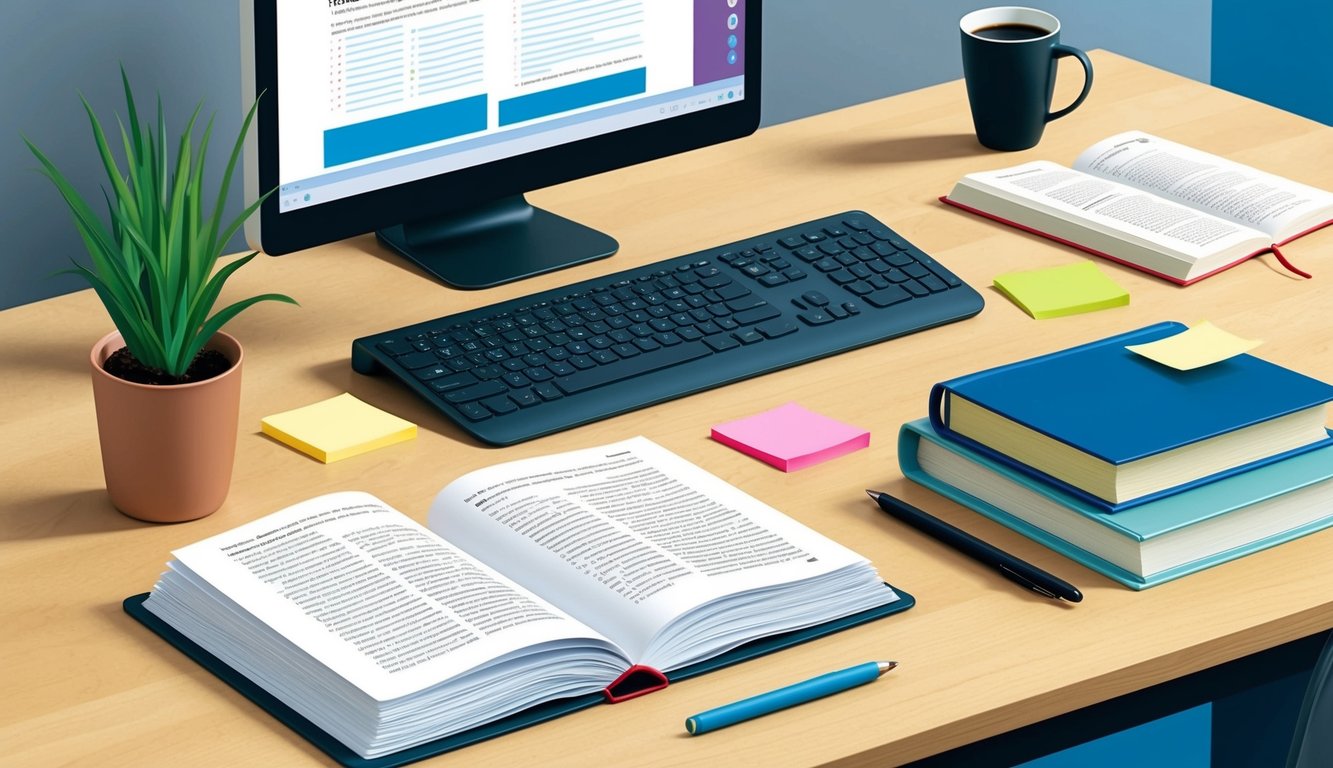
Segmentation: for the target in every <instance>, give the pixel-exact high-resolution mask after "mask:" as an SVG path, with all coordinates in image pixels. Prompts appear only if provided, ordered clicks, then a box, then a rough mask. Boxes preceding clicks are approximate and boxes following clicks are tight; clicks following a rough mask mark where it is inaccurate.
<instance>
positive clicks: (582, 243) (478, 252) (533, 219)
mask: <svg viewBox="0 0 1333 768" xmlns="http://www.w3.org/2000/svg"><path fill="white" fill-rule="evenodd" d="M375 234H376V235H377V236H378V237H379V239H380V242H382V243H384V244H385V245H387V246H389V247H390V248H392V249H393V250H395V251H397V252H398V253H399V254H401V255H402V256H404V257H406V258H407V259H409V260H410V261H412V262H413V263H415V264H416V265H418V266H420V267H421V268H422V269H424V270H426V271H427V272H429V273H431V274H432V275H434V276H435V277H436V278H438V279H440V280H442V281H444V282H445V283H446V284H448V285H451V286H453V287H455V288H468V289H475V288H489V287H491V286H493V285H500V284H502V283H507V282H510V281H512V280H518V279H520V278H524V277H531V276H533V275H540V274H542V273H544V272H553V271H555V270H557V269H563V268H565V267H572V266H574V265H575V264H582V263H583V262H585V261H594V260H596V259H604V258H606V257H607V256H610V255H611V254H613V253H615V252H616V249H618V248H619V247H620V245H619V243H617V242H616V241H615V239H614V238H612V237H611V236H610V235H607V234H604V233H602V232H599V231H597V230H595V229H592V228H591V227H587V226H584V225H582V224H579V223H577V222H574V221H570V220H569V219H566V218H564V217H561V216H557V215H555V214H554V213H551V212H550V211H544V210H542V209H541V208H534V207H532V206H531V205H529V204H528V201H527V200H525V199H524V198H523V196H522V195H515V196H513V197H506V198H502V199H500V200H497V201H495V202H492V203H488V204H486V205H482V206H477V207H475V208H471V209H468V210H465V211H461V212H456V213H452V214H449V215H446V216H439V217H436V218H433V219H426V220H423V221H415V222H412V223H410V224H398V225H395V226H392V227H388V228H387V229H381V230H379V231H378V232H376V233H375Z"/></svg>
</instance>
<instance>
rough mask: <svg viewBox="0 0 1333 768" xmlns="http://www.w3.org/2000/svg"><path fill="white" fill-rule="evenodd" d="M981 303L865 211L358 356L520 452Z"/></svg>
mask: <svg viewBox="0 0 1333 768" xmlns="http://www.w3.org/2000/svg"><path fill="white" fill-rule="evenodd" d="M982 305H983V301H982V298H981V296H980V295H979V294H978V293H977V292H976V291H975V290H973V289H972V288H971V287H970V286H968V285H966V284H964V283H963V282H962V281H961V280H959V279H958V278H957V277H955V276H954V274H953V273H952V272H950V271H949V270H947V269H945V268H944V267H943V266H942V265H940V263H939V262H937V261H935V260H934V259H932V258H930V257H929V256H927V255H926V254H925V253H923V252H922V251H921V249H919V248H917V247H916V246H914V245H912V244H911V243H909V242H907V240H905V239H904V238H903V237H902V236H900V235H898V234H897V233H896V232H894V231H893V230H891V229H889V228H888V227H886V226H884V225H883V224H882V223H880V222H879V221H876V220H875V219H874V217H872V216H870V215H869V214H866V213H864V212H861V211H849V212H846V213H840V214H837V215H833V216H828V217H826V218H823V219H818V220H815V221H810V222H806V223H804V224H799V225H796V226H792V227H787V228H785V229H781V230H778V231H776V232H769V233H768V234H765V235H760V236H758V237H754V238H750V239H747V240H742V241H739V242H735V243H731V244H729V245H724V246H721V247H717V248H709V249H707V250H703V251H699V252H697V253H692V254H689V255H687V256H678V257H675V258H671V259H666V260H663V261H659V262H657V263H655V264H648V265H645V266H642V267H635V268H633V269H628V270H625V271H623V272H617V273H615V274H612V275H607V276H605V277H600V278H596V279H593V280H586V281H584V282H581V283H574V284H572V285H567V286H564V287H563V288H556V289H553V290H549V291H543V292H541V293H535V294H532V295H530V296H524V297H522V298H518V299H513V300H510V301H504V302H500V303H498V304H492V305H490V306H487V307H482V308H480V309H474V310H470V311H467V312H460V313H458V314H455V315H446V316H445V317H441V318H438V319H436V320H430V321H427V322H423V323H417V324H415V325H409V326H407V327H404V328H398V329H395V330H392V331H386V332H384V333H377V334H375V335H373V336H366V337H363V338H360V339H357V340H356V341H354V342H352V367H353V368H354V369H355V370H357V371H358V372H360V373H366V374H371V373H384V372H387V373H389V374H391V375H393V376H395V377H396V378H398V379H399V380H400V381H401V382H403V384H405V385H406V386H407V387H408V388H409V389H411V390H412V391H413V392H416V393H417V394H418V395H420V396H421V397H423V398H425V399H426V401H427V402H429V403H430V404H431V405H433V406H435V407H436V408H438V409H439V410H440V411H441V412H442V413H443V414H444V415H445V416H447V417H449V419H451V420H452V421H454V422H455V423H457V424H458V425H459V426H460V427H462V428H463V429H464V430H466V431H467V432H469V433H471V434H472V435H474V436H476V437H477V438H478V439H479V440H482V441H483V442H486V443H491V444H494V445H509V444H512V443H517V442H521V441H523V440H528V439H531V438H534V437H539V436H541V435H545V434H549V433H552V432H557V431H559V430H562V429H568V428H570V427H574V426H578V425H580V424H586V423H588V422H591V421H596V420H598V419H603V418H606V417H608V416H613V415H615V414H619V413H624V412H626V411H630V410H634V409H636V408H642V407H644V406H648V405H653V404H654V403H660V402H663V401H665V400H671V399H673V398H677V397H681V396H684V395H688V394H691V393H694V392H699V391H702V390H705V389H711V388H713V387H718V386H722V385H724V384H730V383H731V382H734V381H740V380H741V379H746V378H749V377H751V376H758V375H760V374H763V373H768V372H770V371H776V370H779V369H782V368H787V367H790V366H793V365H797V364H800V363H804V362H807V361H810V360H815V359H818V358H821V357H827V356H829V355H834V354H837V353H839V352H845V351H847V350H850V349H855V348H857V347H862V346H865V345H867V344H873V343H875V342H879V341H884V340H886V339H891V338H894V337H896V336H902V335H905V334H908V333H913V332H916V331H920V330H924V329H926V328H931V327H933V326H937V325H942V324H944V323H950V322H953V321H955V320H961V319H964V318H967V317H971V316H973V315H975V314H977V313H978V312H980V311H981V308H982Z"/></svg>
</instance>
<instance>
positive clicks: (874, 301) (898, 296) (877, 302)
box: [861, 285, 912, 309]
mask: <svg viewBox="0 0 1333 768" xmlns="http://www.w3.org/2000/svg"><path fill="white" fill-rule="evenodd" d="M861 298H862V299H864V300H865V301H866V302H867V303H868V304H870V305H872V306H876V307H880V308H881V309H882V308H884V307H888V306H892V305H894V304H897V303H898V302H901V301H907V300H908V299H910V298H912V294H910V293H908V292H907V291H905V290H903V289H902V287H901V286H897V285H890V286H889V287H888V288H885V289H884V290H881V291H875V292H874V293H867V294H866V295H864V296H862V297H861Z"/></svg>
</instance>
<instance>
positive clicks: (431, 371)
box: [412, 365, 453, 381]
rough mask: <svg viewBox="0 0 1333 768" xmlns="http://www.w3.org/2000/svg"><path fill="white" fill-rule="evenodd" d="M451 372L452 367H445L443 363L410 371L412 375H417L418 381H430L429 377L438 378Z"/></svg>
mask: <svg viewBox="0 0 1333 768" xmlns="http://www.w3.org/2000/svg"><path fill="white" fill-rule="evenodd" d="M452 372H453V369H452V368H446V367H445V366H443V365H432V366H431V367H429V368H418V369H416V370H415V371H412V375H413V376H415V377H417V379H418V380H419V381H430V380H431V379H435V378H439V377H440V376H444V375H446V374H449V373H452Z"/></svg>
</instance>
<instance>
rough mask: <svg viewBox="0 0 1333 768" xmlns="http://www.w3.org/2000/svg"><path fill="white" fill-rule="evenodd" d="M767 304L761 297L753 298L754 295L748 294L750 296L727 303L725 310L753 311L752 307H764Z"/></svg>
mask: <svg viewBox="0 0 1333 768" xmlns="http://www.w3.org/2000/svg"><path fill="white" fill-rule="evenodd" d="M767 303H768V302H767V301H764V299H763V298H762V297H760V296H755V295H754V294H750V295H748V296H744V297H742V298H739V299H732V300H731V301H728V302H727V309H729V310H731V311H732V312H740V311H741V310H745V309H753V308H754V307H762V306H764V305H765V304H767Z"/></svg>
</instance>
